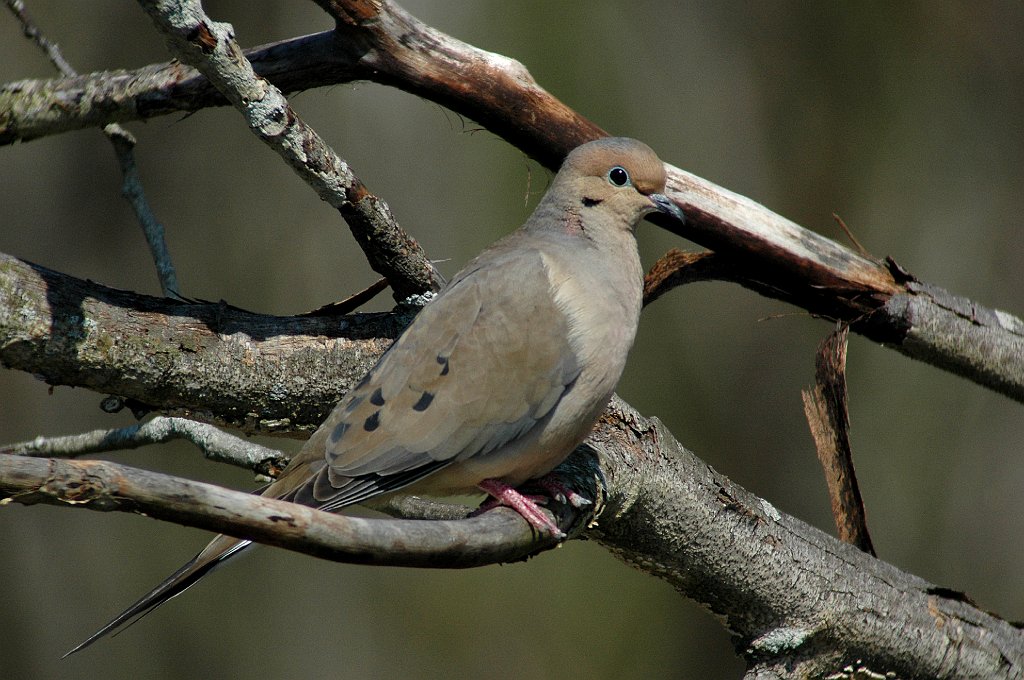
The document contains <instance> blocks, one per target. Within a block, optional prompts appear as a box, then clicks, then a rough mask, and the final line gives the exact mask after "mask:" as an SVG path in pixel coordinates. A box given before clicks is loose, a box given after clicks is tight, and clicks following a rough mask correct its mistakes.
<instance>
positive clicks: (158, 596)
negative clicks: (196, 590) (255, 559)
mask: <svg viewBox="0 0 1024 680" xmlns="http://www.w3.org/2000/svg"><path fill="white" fill-rule="evenodd" d="M251 544H252V541H243V540H239V539H237V538H231V537H230V536H223V535H221V536H218V537H217V538H216V539H214V540H213V542H211V543H210V544H209V545H208V546H207V547H206V548H205V549H204V550H203V551H202V552H201V553H199V554H198V555H196V556H195V557H193V558H192V559H191V560H189V561H188V563H187V564H185V565H184V566H183V567H182V568H181V569H179V570H178V571H176V572H174V573H173V574H171V575H170V576H168V577H167V578H166V579H165V580H164V581H163V583H161V584H160V585H158V586H157V587H156V588H154V589H153V590H151V591H149V592H148V593H146V594H145V595H143V596H142V597H141V598H139V600H138V601H137V602H136V603H135V604H133V605H132V606H130V607H128V608H127V609H125V610H124V611H123V612H121V613H120V614H118V615H117V616H116V617H115V618H114V619H113V620H112V621H111V622H110V623H108V624H107V625H105V626H103V627H102V628H100V629H99V630H98V631H96V632H95V633H93V634H92V635H90V636H89V637H88V638H87V639H86V640H85V641H84V642H82V643H81V644H80V645H78V646H77V647H75V648H74V649H72V650H70V651H68V652H67V653H66V654H64V656H63V657H61V658H66V657H68V656H71V655H72V654H74V653H75V652H80V651H82V650H83V649H85V648H86V647H88V646H89V645H91V644H92V643H94V642H96V641H97V640H99V639H100V638H103V637H106V636H107V635H110V634H112V633H114V634H116V632H117V631H118V630H119V629H121V630H123V629H124V628H126V627H128V626H130V625H132V624H133V623H135V622H136V621H138V620H139V619H141V618H142V617H143V616H145V615H146V614H148V613H150V612H151V611H153V610H154V609H156V608H157V607H159V606H160V605H162V604H164V603H165V602H167V601H168V600H170V599H171V598H173V597H177V596H178V595H181V594H182V593H183V592H185V591H186V590H188V589H189V588H191V587H192V586H194V585H195V584H196V583H198V582H199V580H200V579H201V578H203V577H204V576H206V575H207V574H209V573H210V572H211V571H213V570H214V569H215V568H216V567H218V566H220V565H221V564H223V563H224V562H226V561H227V560H228V559H230V558H232V557H234V556H235V555H237V554H238V553H240V552H241V551H243V550H245V549H246V548H248V547H249V546H250V545H251Z"/></svg>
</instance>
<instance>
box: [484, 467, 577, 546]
mask: <svg viewBox="0 0 1024 680" xmlns="http://www.w3.org/2000/svg"><path fill="white" fill-rule="evenodd" d="M477 486H479V487H480V488H481V489H483V490H484V491H486V492H487V493H488V494H490V495H491V496H492V497H493V498H494V500H496V501H497V502H498V504H500V505H506V506H508V507H510V508H512V509H513V510H515V511H516V512H518V513H519V514H520V515H522V516H523V519H525V520H526V521H527V522H529V523H530V526H532V527H533V528H534V529H536V530H537V531H540V532H541V533H544V532H547V533H549V534H551V535H552V536H554V537H555V538H565V534H564V533H562V530H561V529H559V528H558V525H557V524H555V523H554V522H553V521H551V518H549V517H548V516H547V515H545V514H544V512H543V511H542V510H541V509H540V506H538V505H537V501H536V500H534V499H533V498H530V497H528V496H524V495H523V494H521V493H519V492H518V491H516V490H515V489H514V488H512V487H511V486H509V485H508V484H505V483H504V482H501V481H498V480H497V479H485V480H483V481H482V482H480V483H479V484H478V485H477Z"/></svg>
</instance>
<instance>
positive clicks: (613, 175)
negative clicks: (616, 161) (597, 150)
mask: <svg viewBox="0 0 1024 680" xmlns="http://www.w3.org/2000/svg"><path fill="white" fill-rule="evenodd" d="M608 181H609V182H611V183H612V184H614V185H615V186H617V187H624V186H626V185H627V184H629V173H628V172H626V169H625V168H624V167H622V166H621V165H616V166H615V167H614V168H612V169H611V170H609V171H608Z"/></svg>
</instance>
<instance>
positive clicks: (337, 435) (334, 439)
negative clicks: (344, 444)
mask: <svg viewBox="0 0 1024 680" xmlns="http://www.w3.org/2000/svg"><path fill="white" fill-rule="evenodd" d="M348 428H349V424H348V423H338V425H337V427H335V428H334V431H333V432H331V443H332V444H337V443H338V442H339V441H340V440H341V438H342V437H344V436H345V432H347V431H348Z"/></svg>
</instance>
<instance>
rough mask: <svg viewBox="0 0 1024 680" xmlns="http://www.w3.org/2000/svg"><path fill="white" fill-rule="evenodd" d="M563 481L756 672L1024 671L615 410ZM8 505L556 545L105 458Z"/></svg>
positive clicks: (938, 601) (289, 541)
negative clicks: (728, 634) (725, 632)
mask: <svg viewBox="0 0 1024 680" xmlns="http://www.w3.org/2000/svg"><path fill="white" fill-rule="evenodd" d="M560 472H562V473H564V474H569V475H572V480H573V481H572V483H573V485H574V487H576V488H577V489H583V490H584V494H585V495H587V496H589V497H591V498H594V499H596V500H597V501H598V503H597V504H596V507H595V508H594V512H596V513H597V516H596V518H595V519H596V522H594V523H590V521H589V520H590V517H589V515H573V514H572V513H573V512H574V511H573V510H572V509H571V508H567V507H565V506H563V505H561V504H556V508H557V509H558V513H557V516H558V518H559V521H560V525H561V526H563V527H567V528H568V527H570V526H571V527H573V528H574V530H576V531H578V530H579V528H580V527H581V526H582V525H584V524H588V523H590V524H591V526H592V528H590V529H589V530H588V531H586V532H585V534H584V535H587V536H589V537H591V538H594V539H596V540H598V541H599V542H600V543H601V544H603V545H604V546H606V547H608V548H609V549H610V550H611V551H612V552H613V553H614V554H616V555H617V556H618V557H619V558H620V559H623V560H624V561H626V562H627V563H629V564H631V565H633V566H635V567H637V568H638V569H641V570H642V571H645V572H647V573H651V574H653V575H655V576H657V577H659V578H661V579H664V580H666V581H668V582H669V583H671V584H672V585H673V586H674V587H675V588H676V589H677V590H679V591H680V592H681V593H682V594H684V595H686V596H687V597H690V598H693V599H695V600H697V601H699V602H702V603H704V604H705V605H706V606H707V607H708V608H709V609H710V610H711V611H712V612H714V613H715V614H717V615H719V616H721V617H723V619H724V620H725V623H726V625H727V627H728V628H729V629H730V630H731V631H732V632H733V634H734V637H735V642H736V648H737V651H738V652H739V653H740V654H742V655H743V656H744V657H745V659H746V660H747V662H748V665H749V667H750V668H751V669H760V671H762V672H767V669H771V668H776V669H783V668H785V673H784V674H785V676H786V677H822V676H824V675H827V674H829V673H835V672H839V671H841V670H842V669H843V668H844V667H846V666H848V665H849V664H853V663H857V664H860V666H861V667H862V668H864V669H865V670H869V671H871V672H874V673H878V674H879V675H881V676H883V677H884V676H885V674H886V673H892V674H893V675H895V676H896V677H929V678H1014V677H1019V676H1020V674H1021V672H1022V670H1024V634H1022V632H1021V631H1020V630H1019V629H1018V628H1015V627H1014V626H1012V625H1010V624H1008V623H1006V622H1005V621H1002V620H1000V619H998V618H997V617H995V616H993V615H991V614H988V613H985V612H983V611H981V610H979V609H977V608H976V607H975V606H973V605H972V604H970V603H969V602H967V601H966V600H965V598H963V597H962V596H958V595H957V594H956V593H952V592H950V591H948V590H946V589H942V588H938V587H935V586H933V585H932V584H929V583H927V582H926V581H923V580H922V579H919V578H917V577H915V576H912V575H910V574H906V573H904V572H901V571H900V570H898V569H897V568H895V567H893V566H892V565H889V564H886V563H885V562H882V561H880V560H877V559H874V558H872V557H871V556H869V555H867V554H865V553H862V552H860V551H859V550H857V549H856V548H854V547H853V546H850V545H847V544H844V543H841V542H839V541H837V540H835V539H834V538H831V537H829V536H827V535H826V534H824V533H822V532H821V531H819V530H817V529H815V528H813V527H810V526H808V525H806V524H804V523H803V522H801V521H800V520H798V519H795V518H793V517H790V516H788V515H785V514H784V513H781V512H779V511H778V510H776V509H775V508H774V507H772V506H771V505H770V504H769V503H768V502H767V501H764V500H762V499H759V498H757V497H756V496H754V495H753V494H750V493H749V492H747V491H745V490H744V489H742V488H740V487H739V486H737V485H736V484H734V483H733V482H731V481H730V480H729V479H727V478H726V477H725V476H723V475H721V474H719V473H718V472H716V471H715V470H713V469H711V468H710V467H709V466H708V465H707V464H705V463H703V462H702V461H700V459H698V458H696V457H695V456H694V455H693V454H692V453H690V452H689V451H687V450H686V449H685V448H684V447H682V446H681V445H680V444H679V443H678V442H677V441H676V440H675V439H674V438H673V437H672V435H671V433H670V432H668V431H667V430H666V429H665V428H664V427H663V426H662V425H661V423H660V422H658V421H657V420H656V419H646V418H644V417H642V416H640V415H639V414H638V413H636V412H635V411H634V410H632V409H631V408H630V407H629V406H627V405H626V404H624V403H622V402H621V401H619V400H617V399H615V400H613V402H612V404H611V405H610V407H609V410H608V411H607V413H606V414H605V416H604V417H603V418H602V421H601V423H600V424H599V425H598V427H597V428H596V429H595V431H594V433H593V434H592V435H591V437H590V439H589V440H588V444H587V445H585V446H583V447H581V448H580V449H579V450H578V451H577V452H576V453H575V454H574V455H573V456H571V457H570V459H569V460H568V461H567V464H566V465H563V467H562V468H561V469H560ZM598 480H603V484H602V485H600V486H601V488H598V487H597V486H595V485H596V483H597V481H598ZM665 489H672V492H671V493H666V492H665ZM0 496H5V497H8V498H9V499H10V500H9V501H5V502H18V503H26V504H30V503H36V502H49V503H57V504H72V505H74V506H81V507H88V508H92V509H100V510H124V511H134V512H144V513H145V514H147V515H149V516H152V517H156V518H159V519H166V520H170V521H175V522H180V523H183V524H188V525H190V526H197V527H201V528H204V529H209V530H211V531H220V532H226V533H230V534H233V535H237V536H242V537H246V538H254V539H256V540H259V541H262V542H267V543H270V544H272V545H278V546H281V547H286V548H290V549H293V550H299V551H301V552H305V553H308V554H311V555H316V556H318V557H325V558H328V559H334V560H341V561H348V562H359V563H369V564H401V565H405V566H421V567H466V566H475V565H479V564H486V563H491V562H502V561H508V560H516V559H522V558H524V557H526V556H528V555H529V554H532V553H533V552H535V551H536V550H538V549H543V548H546V547H551V544H550V543H545V542H544V541H543V540H542V539H536V538H534V537H533V536H532V535H531V532H530V530H529V528H528V527H527V525H526V524H525V522H523V520H522V519H521V518H519V517H517V516H516V515H514V514H512V513H501V512H489V513H485V514H484V515H482V516H480V517H477V518H474V519H471V520H468V521H455V522H450V521H447V522H391V521H385V520H362V519H356V518H348V517H337V516H333V515H328V514H326V513H320V512H317V511H313V510H310V509H308V508H303V507H298V506H294V505H292V504H288V503H282V502H280V501H273V500H268V499H264V498H260V497H256V496H252V495H249V494H242V493H238V492H232V491H227V490H225V489H221V488H218V487H214V486H211V485H207V484H201V483H198V482H191V481H188V480H182V479H177V478H172V477H167V476H165V475H160V474H157V473H151V472H145V471H142V470H135V469H133V468H128V467H126V466H121V465H115V464H112V463H105V462H95V461H57V460H45V459H44V460H40V459H28V458H22V457H19V456H0ZM565 513H569V515H568V516H567V515H566V514H565ZM763 677H768V676H763Z"/></svg>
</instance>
